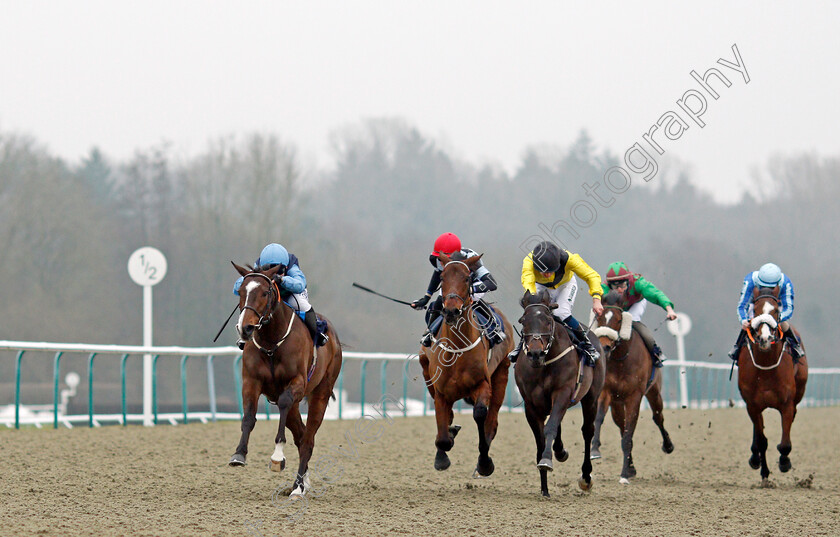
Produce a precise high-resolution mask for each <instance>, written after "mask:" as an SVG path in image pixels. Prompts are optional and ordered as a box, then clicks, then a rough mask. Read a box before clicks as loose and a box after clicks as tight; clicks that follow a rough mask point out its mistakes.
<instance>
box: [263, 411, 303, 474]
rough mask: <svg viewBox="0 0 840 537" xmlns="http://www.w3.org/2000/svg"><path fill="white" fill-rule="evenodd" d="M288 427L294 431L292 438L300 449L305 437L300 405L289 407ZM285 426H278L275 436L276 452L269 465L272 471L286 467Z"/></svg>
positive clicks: (278, 470)
mask: <svg viewBox="0 0 840 537" xmlns="http://www.w3.org/2000/svg"><path fill="white" fill-rule="evenodd" d="M286 427H288V428H289V430H290V431H292V438H294V440H295V446H297V448H298V449H300V442H301V439H302V438H303V428H304V425H303V418H301V417H300V405H299V404H298V405H294V406H292V408H290V409H289V415H288V417H287V418H286ZM284 430H285V428H284V427H283V426H282V424H281V425H280V426H278V427H277V436H276V437H275V438H274V453H272V455H271V460H270V461H269V463H268V467H269V468H270V469H271V471H272V472H282V471H283V469H284V468H286V455H285V453H284V452H283V450H284V448H285V447H286V440H285V438H286V436H285V434H284Z"/></svg>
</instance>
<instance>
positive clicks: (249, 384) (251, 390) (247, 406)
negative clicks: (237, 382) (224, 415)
mask: <svg viewBox="0 0 840 537" xmlns="http://www.w3.org/2000/svg"><path fill="white" fill-rule="evenodd" d="M259 400H260V388H259V386H258V385H257V383H256V382H255V381H253V380H250V379H247V378H246V379H244V380H243V382H242V406H243V408H242V427H241V430H242V435H241V436H240V437H239V445H238V446H236V452H235V453H234V454H233V456H232V457H231V458H230V462H229V463H228V464H230V465H231V466H245V458H246V457H247V456H248V439H249V438H250V436H251V431H253V430H254V425H256V423H257V405H259Z"/></svg>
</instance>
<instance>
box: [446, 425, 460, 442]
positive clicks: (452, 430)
mask: <svg viewBox="0 0 840 537" xmlns="http://www.w3.org/2000/svg"><path fill="white" fill-rule="evenodd" d="M460 430H461V426H460V425H450V426H449V434H451V435H452V439H453V440H455V437H456V436H458V431H460Z"/></svg>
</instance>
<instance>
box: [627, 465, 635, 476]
mask: <svg viewBox="0 0 840 537" xmlns="http://www.w3.org/2000/svg"><path fill="white" fill-rule="evenodd" d="M627 477H636V467H635V466H630V468H628V469H627Z"/></svg>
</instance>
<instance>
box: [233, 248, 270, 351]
mask: <svg viewBox="0 0 840 537" xmlns="http://www.w3.org/2000/svg"><path fill="white" fill-rule="evenodd" d="M231 263H232V264H233V266H234V268H236V271H237V272H239V274H240V275H241V276H242V277H243V279H242V285H241V286H240V287H239V311H240V314H239V320H238V321H237V323H236V331H237V333H239V337H240V338H241V339H242V340H243V341H249V340H251V338H253V337H254V332H255V331H256V330H258V329H260V328H262V327H263V326H265V325H266V324H268V323H269V321H271V317H272V314H273V313H274V310H275V308H276V307H277V305H278V304H279V303H280V290H279V289H278V288H277V284H276V283H274V275H275V274H277V272H278V271H279V270H280V269H281V267H280V266H279V265H278V266H275V267H272V268H270V269H268V270H264V271H261V270H258V269H253V268H251V267H248V268H246V267H240V266H239V265H237V264H236V263H233V261H231Z"/></svg>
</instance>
